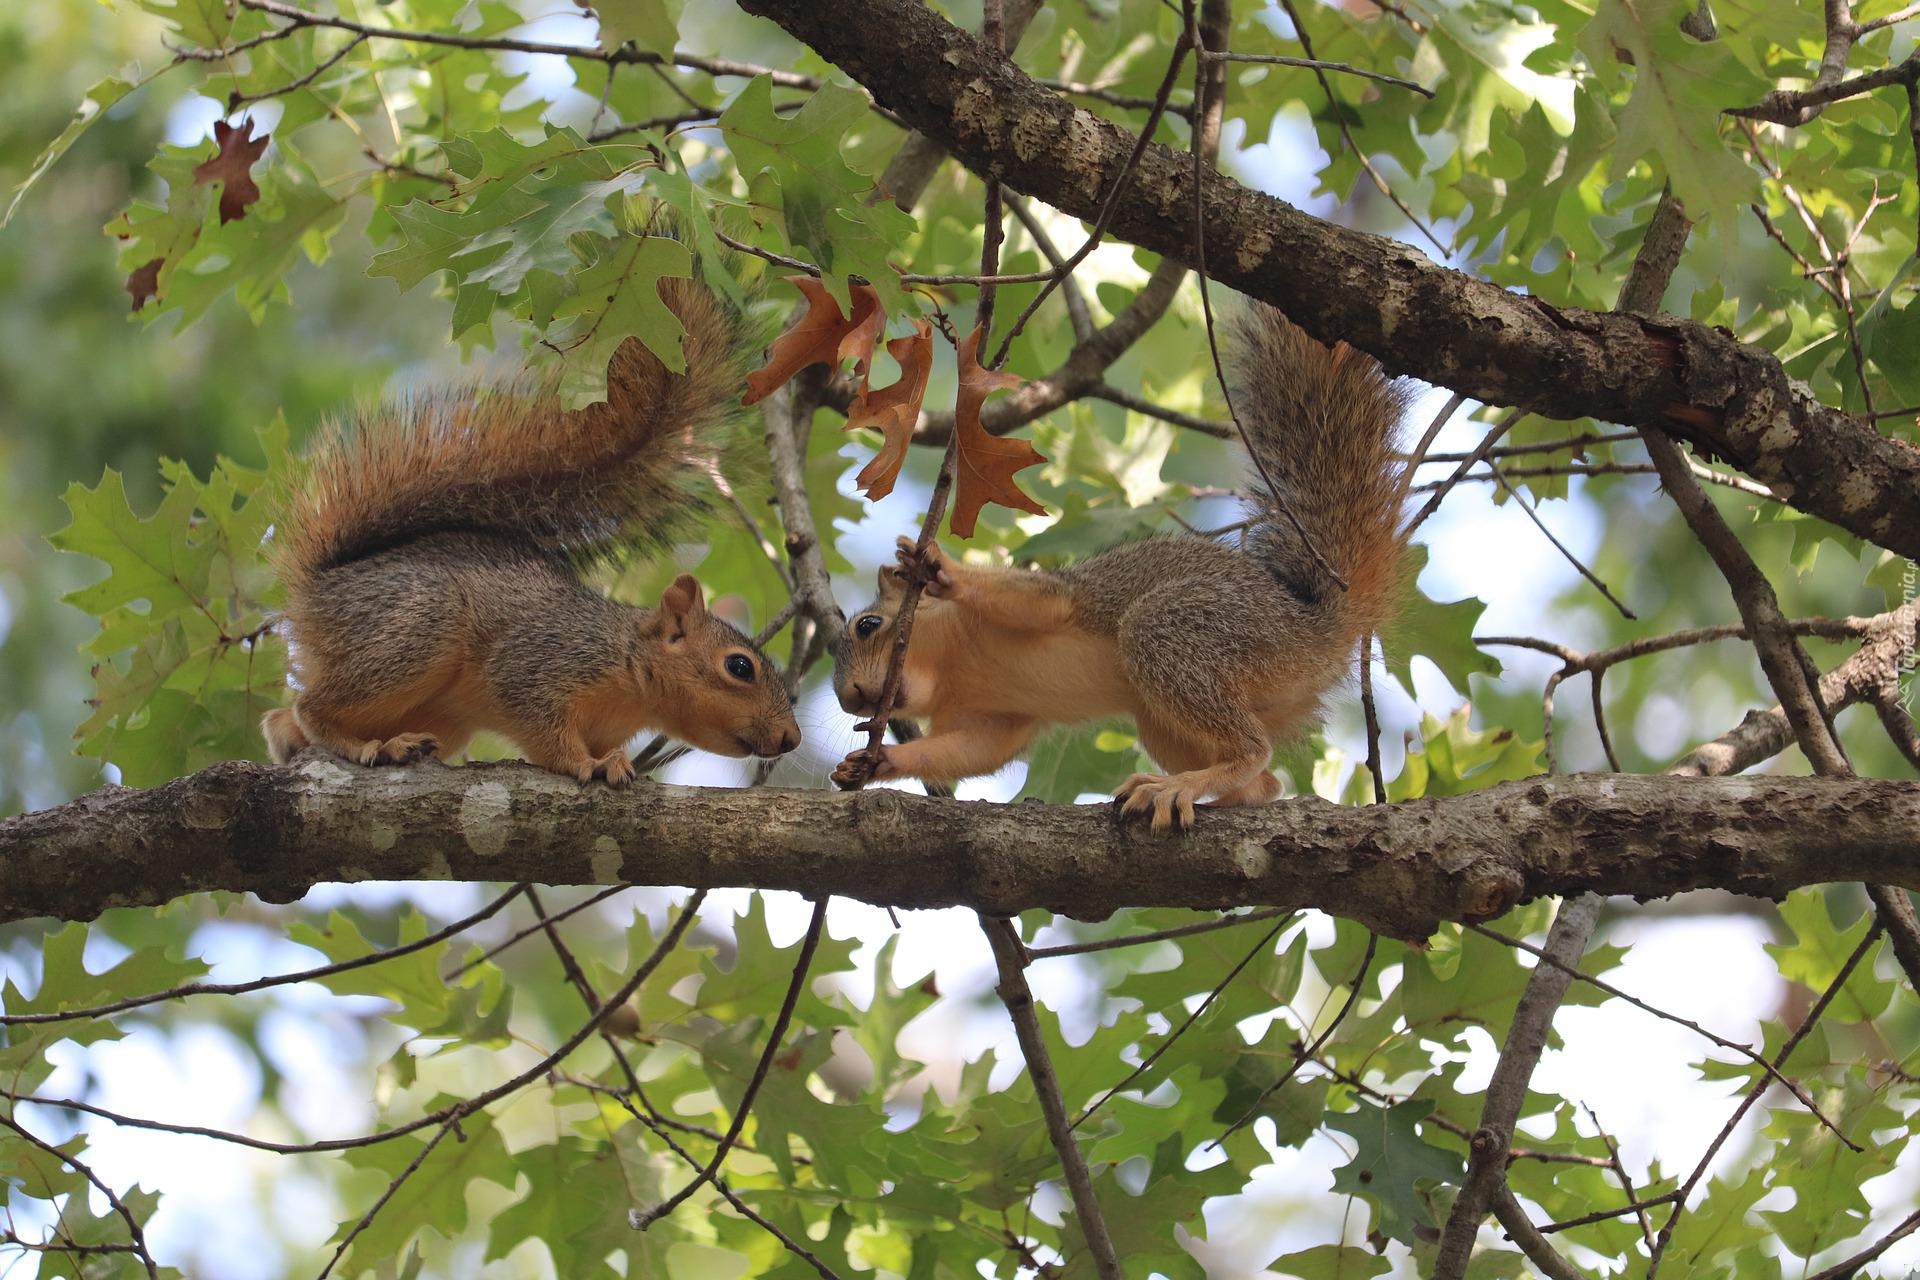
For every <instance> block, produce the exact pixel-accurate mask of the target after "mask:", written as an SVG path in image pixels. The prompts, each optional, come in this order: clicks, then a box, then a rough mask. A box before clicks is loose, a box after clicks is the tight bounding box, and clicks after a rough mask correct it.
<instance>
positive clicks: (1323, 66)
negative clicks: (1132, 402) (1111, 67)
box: [1200, 41, 1433, 98]
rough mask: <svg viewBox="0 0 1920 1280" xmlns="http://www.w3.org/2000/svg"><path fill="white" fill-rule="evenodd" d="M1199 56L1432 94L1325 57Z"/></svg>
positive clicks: (1413, 84) (1380, 73)
mask: <svg viewBox="0 0 1920 1280" xmlns="http://www.w3.org/2000/svg"><path fill="white" fill-rule="evenodd" d="M1302 43H1304V41H1303V42H1302ZM1200 56H1201V57H1203V58H1207V59H1210V60H1212V61H1215V62H1258V63H1264V64H1269V65H1273V66H1280V67H1312V68H1313V69H1314V70H1316V71H1338V72H1339V73H1340V74H1341V75H1347V76H1363V77H1365V78H1366V79H1368V80H1378V81H1380V82H1382V83H1383V84H1391V85H1397V86H1398V87H1400V88H1402V89H1411V90H1412V91H1413V92H1415V93H1417V94H1419V95H1420V96H1421V97H1423V98H1431V97H1432V96H1433V90H1431V89H1429V88H1427V86H1425V85H1423V84H1419V83H1417V82H1415V81H1412V80H1403V79H1401V78H1400V77H1399V76H1390V75H1388V74H1387V73H1386V72H1384V71H1369V70H1367V69H1366V68H1365V67H1356V66H1353V65H1351V64H1350V63H1345V62H1328V61H1327V60H1326V59H1325V58H1289V57H1284V56H1282V55H1280V54H1275V53H1203V54H1201V55H1200Z"/></svg>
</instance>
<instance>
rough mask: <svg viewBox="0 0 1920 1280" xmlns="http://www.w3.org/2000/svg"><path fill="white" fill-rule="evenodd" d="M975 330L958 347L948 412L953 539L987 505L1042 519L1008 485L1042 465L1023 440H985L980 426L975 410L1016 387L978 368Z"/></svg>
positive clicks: (1040, 510) (967, 532) (1012, 378)
mask: <svg viewBox="0 0 1920 1280" xmlns="http://www.w3.org/2000/svg"><path fill="white" fill-rule="evenodd" d="M979 350H980V330H979V329H978V328H975V329H974V331H973V332H972V333H970V334H968V335H967V336H966V337H965V338H964V339H963V340H962V341H961V343H960V347H959V351H958V355H959V358H960V394H959V397H958V399H957V400H956V401H955V403H954V406H953V436H954V441H955V447H954V457H953V523H952V524H951V525H950V526H949V527H950V528H951V529H952V530H953V534H954V536H955V537H956V538H971V537H972V536H973V525H974V521H975V520H977V519H978V518H979V515H980V508H981V507H983V506H985V505H986V504H987V503H989V502H994V503H998V504H999V505H1000V506H1003V507H1012V508H1014V509H1016V510H1019V511H1031V512H1032V513H1033V514H1034V515H1037V516H1043V515H1045V514H1047V509H1046V508H1045V507H1043V506H1041V505H1040V504H1039V503H1037V502H1035V501H1034V500H1033V499H1032V498H1030V497H1028V496H1027V495H1026V494H1025V493H1023V492H1022V491H1021V489H1020V486H1018V485H1016V484H1015V483H1014V482H1013V473H1014V472H1016V471H1022V470H1025V469H1026V468H1028V467H1031V466H1033V465H1035V464H1036V463H1041V462H1045V461H1046V459H1045V458H1043V457H1041V456H1040V453H1039V451H1038V450H1036V449H1035V448H1034V447H1033V446H1032V445H1031V444H1028V443H1027V442H1026V441H1025V440H1012V439H1008V438H1006V437H1003V436H996V435H990V434H988V432H987V429H986V427H984V426H982V425H981V423H980V406H981V405H983V404H985V403H986V399H987V396H988V395H990V394H992V393H993V392H995V391H1005V390H1008V389H1010V388H1013V387H1017V386H1019V385H1020V383H1021V382H1022V381H1023V379H1022V378H1020V377H1019V376H1018V375H1017V374H1012V373H1006V372H1004V371H1001V370H997V369H986V368H983V367H981V364H980V358H979Z"/></svg>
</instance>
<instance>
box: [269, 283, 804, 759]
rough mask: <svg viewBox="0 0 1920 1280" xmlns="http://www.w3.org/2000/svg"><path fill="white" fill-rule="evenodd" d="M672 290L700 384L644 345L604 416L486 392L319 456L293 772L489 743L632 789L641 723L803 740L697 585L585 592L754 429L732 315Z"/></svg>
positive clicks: (303, 518) (285, 742) (388, 414)
mask: <svg viewBox="0 0 1920 1280" xmlns="http://www.w3.org/2000/svg"><path fill="white" fill-rule="evenodd" d="M661 294H662V297H663V299H664V300H665V301H666V302H667V304H668V306H669V307H671V308H672V310H673V311H674V312H675V314H676V315H678V316H679V317H680V319H681V322H682V323H683V324H684V325H685V326H686V328H687V337H686V342H685V353H686V358H687V363H688V372H687V373H686V374H684V375H676V374H673V373H671V372H669V371H668V370H667V369H666V367H665V366H664V365H662V364H661V362H660V361H659V360H658V359H657V358H656V357H655V356H654V355H653V353H652V352H650V351H648V350H647V349H646V347H644V346H643V345H642V344H641V343H640V342H639V341H638V340H637V339H633V338H629V339H628V340H627V341H626V342H624V343H623V344H622V345H621V346H620V348H619V350H618V351H617V352H616V353H615V355H614V357H613V360H612V362H611V364H610V365H609V367H608V387H607V389H608V398H607V401H606V403H604V404H597V405H593V406H590V407H588V408H586V409H582V410H579V411H577V412H570V411H567V410H565V409H563V408H561V407H560V404H559V402H558V400H557V398H556V397H555V395H554V394H553V392H552V389H551V387H548V386H542V385H539V384H522V385H519V386H509V387H506V388H492V389H486V388H479V389H476V388H468V389H465V390H459V391H452V392H445V393H440V394H435V395H428V396H424V397H421V398H419V399H417V400H415V401H413V402H411V403H409V404H405V405H400V406H391V407H388V408H385V409H382V410H378V411H375V412H371V413H367V414H363V415H361V417H360V419H359V421H358V422H356V423H355V424H354V426H353V428H352V429H351V430H335V431H333V432H332V433H330V434H329V435H327V436H326V437H324V438H323V439H322V441H321V443H320V444H319V446H318V448H317V449H316V451H315V453H314V454H313V456H312V458H311V461H310V465H309V468H308V470H307V473H306V475H305V477H304V482H303V483H302V484H301V485H300V486H299V487H298V488H297V490H296V491H295V492H294V493H293V494H292V495H291V497H290V498H289V499H288V501H287V502H286V504H285V507H284V509H283V510H282V511H281V512H280V513H279V514H278V516H277V518H276V520H275V533H274V540H273V559H274V562H275V565H276V567H277V569H278V571H279V574H280V577H281V581H282V582H283V583H284V584H285V586H286V593H287V606H286V621H287V629H288V638H289V640H290V642H291V647H292V660H293V674H294V681H293V682H294V684H295V687H296V688H297V690H298V692H297V695H296V697H295V699H294V702H293V705H292V706H291V707H289V708H283V709H280V710H276V711H272V712H269V713H268V714H267V716H266V718H265V719H264V720H263V721H262V722H261V731H262V733H263V734H264V735H265V737H266V740H267V747H268V751H269V754H271V756H272V757H273V758H274V759H275V760H276V761H279V762H282V763H284V762H285V761H287V760H288V759H290V758H291V757H292V756H293V754H294V753H295V752H297V751H299V750H300V749H301V748H303V747H305V746H308V745H313V746H318V747H322V748H324V749H326V750H328V751H330V752H332V753H334V754H335V755H338V756H341V757H342V758H344V759H348V760H352V761H355V762H357V763H360V764H407V763H411V762H413V761H415V760H419V759H425V758H427V757H428V756H432V755H451V754H454V753H456V752H458V751H459V750H461V749H462V748H463V747H464V746H465V745H466V743H467V741H468V739H470V738H471V737H472V736H473V734H474V733H476V732H478V731H480V730H483V729H487V730H493V731H496V732H499V733H502V734H504V735H506V736H507V737H508V738H510V739H511V740H512V741H513V742H514V743H515V744H516V745H518V746H519V747H520V749H521V750H522V751H523V752H525V753H526V755H527V757H528V758H529V759H531V760H532V761H533V762H534V763H536V764H539V765H541V766H543V767H545V768H548V769H552V770H554V771H556V772H559V773H565V774H569V775H571V776H573V777H577V778H580V779H581V780H583V781H585V780H589V779H594V778H601V779H605V780H606V781H607V782H609V783H612V784H614V785H624V784H625V783H626V782H628V781H630V780H631V779H632V777H633V768H632V765H631V763H630V762H629V761H628V760H627V757H626V755H625V753H624V751H623V750H622V746H623V744H624V743H625V742H626V741H627V740H628V739H629V738H631V737H632V736H633V735H635V734H636V733H639V732H640V731H642V730H644V729H650V728H653V729H664V730H666V731H667V732H670V733H672V734H673V735H674V736H676V737H679V738H681V739H683V740H685V741H687V742H690V743H692V744H693V745H695V746H698V747H702V748H704V749H706V750H709V751H717V752H719V753H721V754H723V755H734V756H739V755H762V756H771V755H778V754H780V753H781V752H783V751H788V750H791V749H792V748H793V747H794V746H796V745H798V743H799V741H800V730H799V726H798V725H797V724H796V723H795V721H794V718H793V709H792V707H791V706H790V704H789V702H788V699H787V695H786V691H785V688H784V687H783V686H782V684H781V682H780V680H779V678H778V673H777V672H776V671H774V669H773V668H772V666H771V664H770V663H769V662H768V661H767V660H766V658H765V657H764V656H763V655H762V654H761V653H760V652H759V651H758V650H757V649H756V648H755V647H754V646H753V643H752V642H751V641H750V640H748V639H747V637H746V636H744V635H742V634H741V633H740V632H739V631H737V630H735V629H734V628H733V627H731V626H729V625H728V624H727V623H725V622H723V621H721V620H720V619H718V618H716V617H714V616H713V615H712V614H710V613H708V612H707V609H706V605H705V600H704V598H703V596H702V593H701V590H700V584H699V583H697V582H695V581H694V580H693V579H692V578H691V577H687V576H684V575H683V576H681V577H680V578H679V579H677V580H676V581H675V582H674V584H673V586H671V587H669V588H668V589H667V591H666V593H665V594H664V595H663V597H662V598H661V602H660V605H659V607H657V608H653V609H633V608H628V607H625V606H622V605H618V604H614V603H613V602H611V601H609V600H607V599H606V598H604V597H603V596H601V595H600V594H599V593H598V592H595V591H593V590H591V589H589V588H588V587H587V586H585V585H584V584H583V583H582V582H581V580H580V576H579V575H580V568H581V566H582V564H583V563H585V562H589V561H591V560H593V559H595V558H597V557H600V556H603V555H606V554H609V553H610V552H612V551H614V550H616V549H618V548H620V547H623V546H627V545H631V544H633V543H635V542H639V541H648V540H651V541H655V542H659V541H664V540H665V539H666V538H667V537H668V536H669V535H670V533H671V532H672V530H673V529H674V528H675V527H676V525H677V524H678V523H679V522H681V521H683V520H685V519H686V518H687V517H689V516H690V515H692V514H694V513H697V512H698V511H699V509H700V502H699V498H698V496H697V494H696V491H695V489H694V488H693V482H694V481H696V480H697V479H698V477H699V476H700V474H701V473H702V472H705V471H709V470H711V468H712V467H713V466H714V465H715V463H716V461H717V457H718V455H719V453H720V451H721V449H722V447H723V445H724V442H725V439H726V437H727V435H728V432H729V429H730V425H731V420H732V418H733V416H734V414H735V412H736V407H737V403H738V399H739V382H740V375H741V367H742V362H741V358H740V352H739V348H740V345H741V344H740V342H739V339H738V337H737V335H736V333H735V327H734V322H733V320H732V318H731V317H729V316H728V315H727V314H726V313H725V312H723V311H722V310H721V309H720V308H719V306H718V305H717V304H716V303H715V302H714V301H713V299H712V298H711V297H710V296H709V295H708V294H706V293H705V292H704V291H703V290H701V289H699V288H697V287H694V286H692V285H689V284H686V283H684V282H673V281H669V282H666V283H665V284H664V285H663V286H662V289H661ZM735 658H738V659H742V660H744V662H745V663H746V664H747V666H748V667H750V668H751V674H750V677H749V678H747V679H742V678H741V677H740V676H739V675H737V674H736V673H735V672H733V671H730V670H729V669H728V665H729V660H730V659H735ZM734 665H735V666H736V667H738V666H739V663H737V662H736V663H734ZM742 669H745V668H742Z"/></svg>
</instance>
